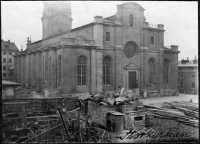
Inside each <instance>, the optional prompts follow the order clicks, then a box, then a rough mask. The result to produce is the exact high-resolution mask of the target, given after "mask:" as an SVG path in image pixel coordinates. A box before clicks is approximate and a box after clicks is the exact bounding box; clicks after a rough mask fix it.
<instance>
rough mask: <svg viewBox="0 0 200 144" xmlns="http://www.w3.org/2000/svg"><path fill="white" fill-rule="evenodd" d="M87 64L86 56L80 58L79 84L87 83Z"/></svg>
mask: <svg viewBox="0 0 200 144" xmlns="http://www.w3.org/2000/svg"><path fill="white" fill-rule="evenodd" d="M86 64H87V59H86V57H84V56H80V57H79V58H78V85H80V86H82V85H86Z"/></svg>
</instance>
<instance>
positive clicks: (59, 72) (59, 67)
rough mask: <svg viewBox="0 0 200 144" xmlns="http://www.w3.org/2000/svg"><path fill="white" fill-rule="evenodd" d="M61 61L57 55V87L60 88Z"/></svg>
mask: <svg viewBox="0 0 200 144" xmlns="http://www.w3.org/2000/svg"><path fill="white" fill-rule="evenodd" d="M61 60H62V57H61V56H60V55H59V56H58V86H60V85H61V77H62V76H61V75H62V73H61Z"/></svg>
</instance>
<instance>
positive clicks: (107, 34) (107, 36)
mask: <svg viewBox="0 0 200 144" xmlns="http://www.w3.org/2000/svg"><path fill="white" fill-rule="evenodd" d="M106 41H110V32H106Z"/></svg>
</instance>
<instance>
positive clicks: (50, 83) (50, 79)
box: [48, 57, 51, 85]
mask: <svg viewBox="0 0 200 144" xmlns="http://www.w3.org/2000/svg"><path fill="white" fill-rule="evenodd" d="M48 70H49V82H48V83H49V85H51V57H49V69H48Z"/></svg>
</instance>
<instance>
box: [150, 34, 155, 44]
mask: <svg viewBox="0 0 200 144" xmlns="http://www.w3.org/2000/svg"><path fill="white" fill-rule="evenodd" d="M151 45H155V38H154V36H151Z"/></svg>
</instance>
